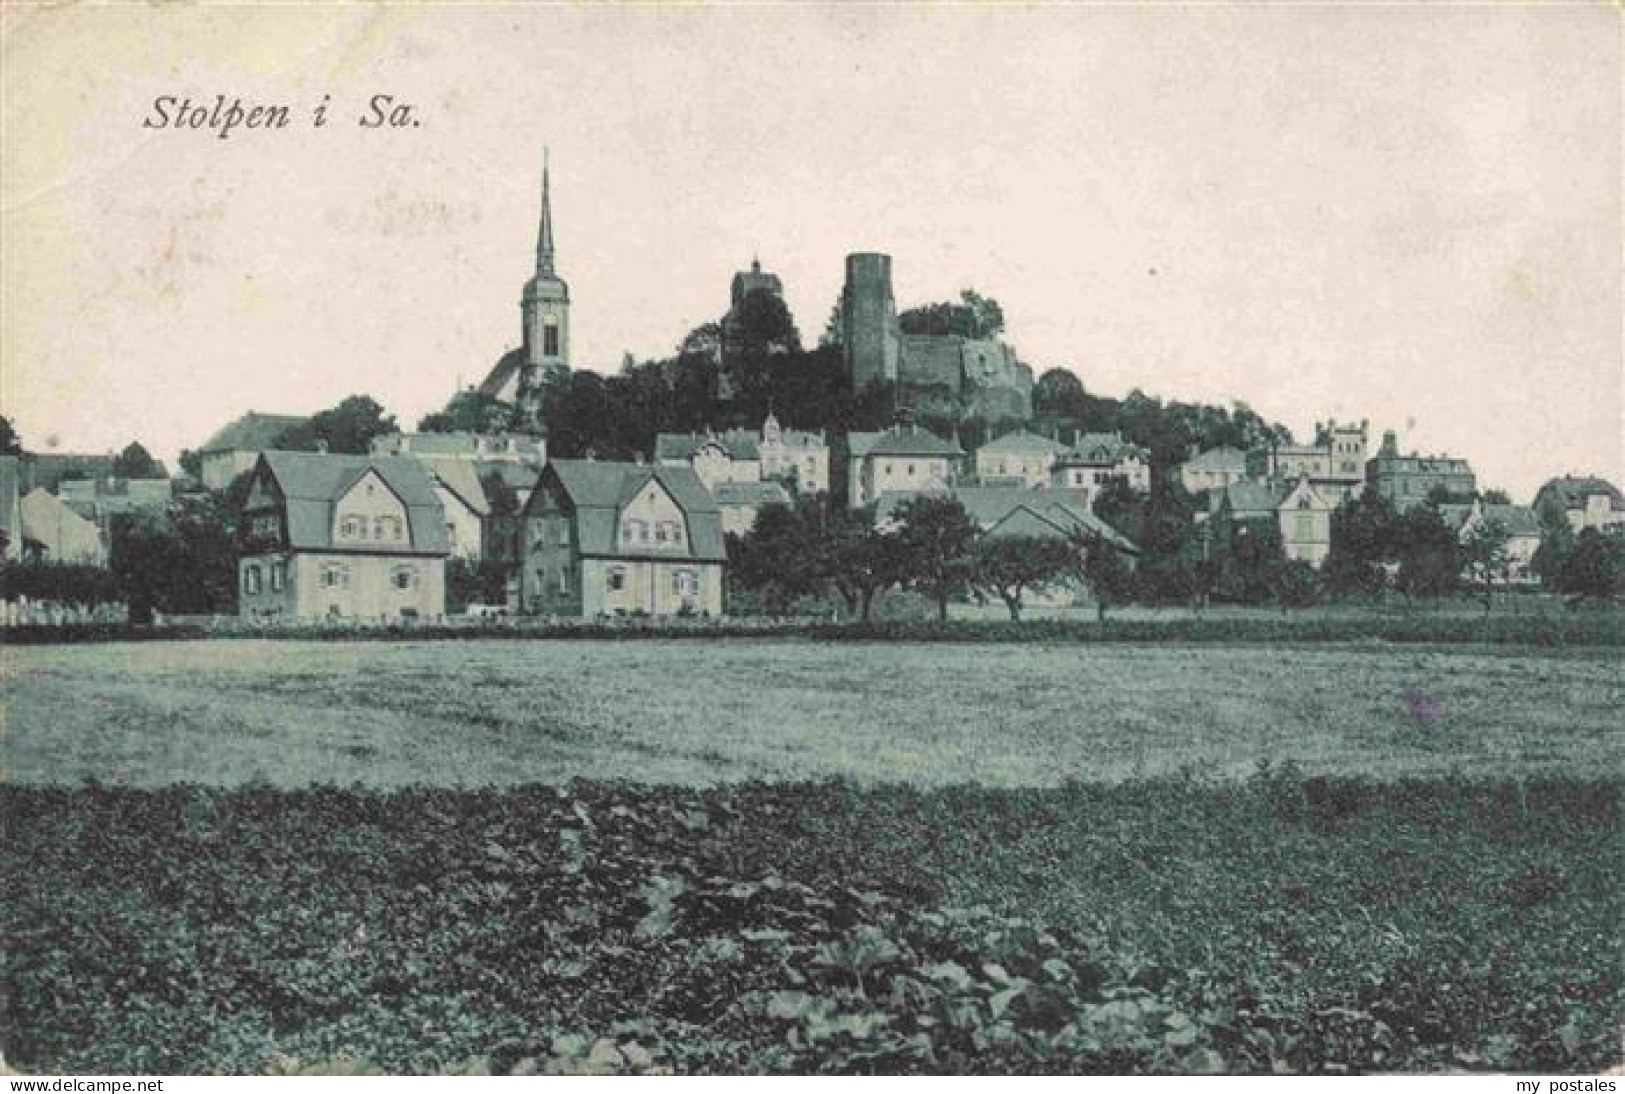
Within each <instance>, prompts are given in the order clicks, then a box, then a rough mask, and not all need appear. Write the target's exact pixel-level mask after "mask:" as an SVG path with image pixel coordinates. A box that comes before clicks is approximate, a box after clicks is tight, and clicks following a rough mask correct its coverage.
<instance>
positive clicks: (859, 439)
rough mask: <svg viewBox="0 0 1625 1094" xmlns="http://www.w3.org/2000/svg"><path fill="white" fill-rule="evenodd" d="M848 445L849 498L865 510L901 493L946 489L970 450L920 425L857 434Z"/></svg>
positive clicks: (855, 433)
mask: <svg viewBox="0 0 1625 1094" xmlns="http://www.w3.org/2000/svg"><path fill="white" fill-rule="evenodd" d="M846 443H847V452H848V457H847V468H846V472H847V500H848V503H849V504H850V505H851V507H852V508H854V509H861V508H863V507H864V506H865V505H868V504H870V503H871V502H873V501H876V500H878V499H879V498H880V496H881V495H882V494H886V493H892V492H896V491H920V490H941V489H944V488H946V487H949V486H952V485H953V484H954V482H955V480H956V479H957V477H958V474H959V465H960V462H961V461H962V460H963V459H964V458H965V452H964V449H962V448H960V447H959V443H958V442H957V441H945V440H943V439H942V438H941V437H938V436H936V435H935V434H934V433H931V432H929V431H927V430H924V429H921V428H920V427H919V426H917V425H898V426H893V427H892V428H891V429H887V430H883V431H881V432H877V433H863V432H852V433H848V434H847V435H846Z"/></svg>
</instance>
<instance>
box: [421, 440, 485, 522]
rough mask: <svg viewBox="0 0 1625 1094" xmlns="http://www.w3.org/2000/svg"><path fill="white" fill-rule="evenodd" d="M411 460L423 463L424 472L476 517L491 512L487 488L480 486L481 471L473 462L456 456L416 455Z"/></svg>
mask: <svg viewBox="0 0 1625 1094" xmlns="http://www.w3.org/2000/svg"><path fill="white" fill-rule="evenodd" d="M409 458H410V459H415V460H417V461H418V462H419V463H421V464H422V465H423V467H424V470H426V471H428V472H429V474H430V475H432V476H433V477H434V478H435V479H436V480H437V481H439V483H440V485H442V486H444V487H445V488H446V489H447V490H449V491H451V492H452V493H453V494H454V495H456V497H457V499H458V500H459V501H461V502H462V503H463V504H464V505H466V506H468V508H469V509H470V510H472V511H473V512H474V513H475V514H476V515H478V516H481V517H483V516H486V515H487V514H489V513H490V512H491V503H490V501H489V500H488V499H487V498H486V496H485V487H483V486H481V485H480V475H479V471H478V470H477V469H476V468H475V466H474V462H473V461H472V460H463V459H458V458H456V457H454V456H417V455H414V456H411V457H409Z"/></svg>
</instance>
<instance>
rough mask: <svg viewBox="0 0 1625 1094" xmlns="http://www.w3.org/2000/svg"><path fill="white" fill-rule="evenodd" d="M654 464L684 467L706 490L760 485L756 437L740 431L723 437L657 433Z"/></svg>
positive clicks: (759, 459) (724, 434)
mask: <svg viewBox="0 0 1625 1094" xmlns="http://www.w3.org/2000/svg"><path fill="white" fill-rule="evenodd" d="M655 463H657V464H659V465H660V466H662V467H687V468H689V469H691V470H692V471H693V472H694V474H696V475H697V476H699V479H700V481H701V482H702V483H704V484H705V488H706V489H707V490H709V489H711V488H712V487H714V486H716V485H717V483H719V482H760V481H761V480H762V450H761V446H760V442H759V441H758V440H757V438H756V434H754V433H751V432H750V431H748V430H744V429H730V430H728V432H726V433H711V432H706V433H661V434H659V435H658V436H657V437H655Z"/></svg>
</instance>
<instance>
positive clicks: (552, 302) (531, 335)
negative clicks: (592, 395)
mask: <svg viewBox="0 0 1625 1094" xmlns="http://www.w3.org/2000/svg"><path fill="white" fill-rule="evenodd" d="M519 316H520V334H521V343H520V345H519V348H517V349H513V350H509V351H508V352H507V353H504V354H503V355H502V356H501V357H500V358H498V359H497V363H496V365H495V366H494V367H493V368H492V369H491V371H490V373H489V374H488V375H487V376H486V377H485V380H484V382H483V383H481V384H480V386H479V391H480V394H481V395H485V396H489V397H491V398H495V399H501V400H503V401H504V402H510V403H512V404H514V406H515V408H516V409H517V410H518V417H519V424H520V425H521V426H522V427H523V428H524V429H525V430H526V431H527V432H531V433H539V432H541V431H542V417H543V415H542V411H543V405H542V404H543V401H544V399H545V392H546V390H547V389H548V388H549V387H550V386H553V385H555V384H557V383H560V382H562V381H563V379H564V378H565V377H566V376H568V375H569V371H570V286H569V285H568V284H566V283H565V281H564V279H563V278H562V277H560V276H559V275H558V269H557V251H556V248H555V244H554V241H553V202H552V195H551V193H550V189H549V178H548V164H547V160H546V158H545V157H544V158H543V161H542V212H541V219H540V223H539V224H538V226H537V229H536V269H535V272H534V273H533V274H532V275H531V278H530V280H529V281H526V282H525V288H524V291H523V292H522V293H521V294H520V298H519Z"/></svg>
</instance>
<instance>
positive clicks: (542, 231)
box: [536, 148, 553, 277]
mask: <svg viewBox="0 0 1625 1094" xmlns="http://www.w3.org/2000/svg"><path fill="white" fill-rule="evenodd" d="M547 159H548V155H547V149H546V148H543V149H542V223H541V226H540V227H539V228H538V229H537V231H536V273H537V274H538V275H540V276H542V277H552V276H553V202H552V199H551V198H550V197H549V196H548V181H547V168H548V163H547Z"/></svg>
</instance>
